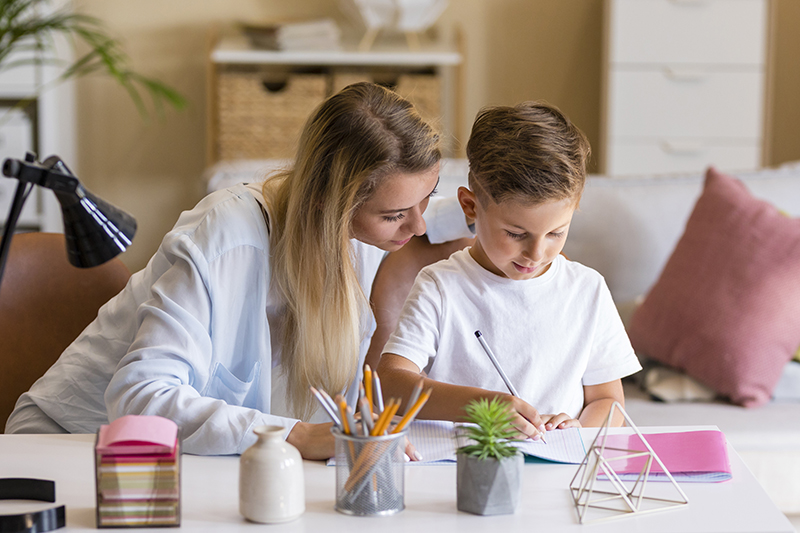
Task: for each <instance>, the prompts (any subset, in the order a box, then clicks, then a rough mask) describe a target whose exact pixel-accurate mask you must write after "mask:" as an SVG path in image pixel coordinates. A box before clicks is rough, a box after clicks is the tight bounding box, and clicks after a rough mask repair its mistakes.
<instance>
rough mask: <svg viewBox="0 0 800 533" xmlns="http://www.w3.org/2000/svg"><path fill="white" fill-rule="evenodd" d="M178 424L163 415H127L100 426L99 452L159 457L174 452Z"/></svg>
mask: <svg viewBox="0 0 800 533" xmlns="http://www.w3.org/2000/svg"><path fill="white" fill-rule="evenodd" d="M177 438H178V425H177V424H175V422H173V421H172V420H170V419H168V418H164V417H161V416H146V415H126V416H123V417H121V418H118V419H116V420H114V421H113V422H111V423H110V424H108V425H103V426H101V427H100V431H99V434H98V437H97V453H100V454H121V455H130V454H160V453H170V452H172V451H173V450H174V449H175V444H176V442H177Z"/></svg>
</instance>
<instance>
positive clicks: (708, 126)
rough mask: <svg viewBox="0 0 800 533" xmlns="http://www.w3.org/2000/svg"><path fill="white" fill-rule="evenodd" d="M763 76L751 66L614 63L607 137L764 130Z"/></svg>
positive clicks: (754, 134) (746, 134) (757, 133)
mask: <svg viewBox="0 0 800 533" xmlns="http://www.w3.org/2000/svg"><path fill="white" fill-rule="evenodd" d="M763 83H764V80H763V76H762V73H761V72H760V70H759V69H755V70H752V71H727V72H720V71H703V70H687V69H686V68H685V67H684V68H683V69H681V68H673V69H660V70H624V69H612V71H611V72H610V73H609V95H610V98H609V103H608V105H609V107H608V133H609V135H610V136H611V137H650V136H657V137H659V138H662V137H719V138H724V139H731V138H734V139H738V138H749V139H756V138H760V137H761V136H762V129H763V105H764V104H763V102H764V86H763Z"/></svg>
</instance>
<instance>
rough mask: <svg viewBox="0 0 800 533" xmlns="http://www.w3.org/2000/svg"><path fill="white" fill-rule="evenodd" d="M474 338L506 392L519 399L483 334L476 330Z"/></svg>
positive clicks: (542, 435)
mask: <svg viewBox="0 0 800 533" xmlns="http://www.w3.org/2000/svg"><path fill="white" fill-rule="evenodd" d="M475 336H476V337H477V338H478V342H480V343H481V346H483V351H484V352H486V355H488V356H489V360H490V361H491V362H492V364H493V365H494V367H495V369H497V373H498V374H500V377H501V378H503V381H504V382H505V384H506V387H508V390H509V391H510V392H511V395H512V396H516V397H517V398H519V394H518V393H517V389H515V388H514V384H513V383H511V380H510V379H508V376H506V373H505V372H504V371H503V367H502V366H500V362H499V361H498V360H497V357H495V356H494V353H493V352H492V349H491V348H489V345H488V344H486V341H485V340H484V338H483V334H482V333H481V331H480V330H477V331H476V332H475ZM536 429H537V431H539V433H540V434H541V438H542V442H544V443H545V444H547V442H546V441H545V440H544V431H541V430H540V429H539V428H536Z"/></svg>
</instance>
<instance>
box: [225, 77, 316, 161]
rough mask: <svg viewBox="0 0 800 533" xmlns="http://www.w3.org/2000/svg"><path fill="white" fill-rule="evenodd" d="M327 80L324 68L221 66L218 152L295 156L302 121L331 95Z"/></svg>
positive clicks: (235, 155) (242, 156) (257, 156)
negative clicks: (284, 71)
mask: <svg viewBox="0 0 800 533" xmlns="http://www.w3.org/2000/svg"><path fill="white" fill-rule="evenodd" d="M327 83H328V80H327V77H326V76H325V75H322V74H289V75H277V76H276V75H274V74H272V73H269V72H259V71H255V72H248V71H238V70H229V71H223V72H222V73H221V74H220V76H219V81H218V88H217V89H218V91H217V92H218V94H217V96H218V102H217V103H218V116H217V120H218V126H219V134H218V139H217V147H216V148H217V156H218V158H219V159H222V160H234V159H282V158H291V157H293V156H294V155H295V152H296V145H297V140H298V139H299V137H300V132H301V130H302V128H303V125H304V124H305V122H306V120H308V117H309V116H310V115H311V113H312V112H313V111H314V109H315V108H316V107H317V106H318V105H319V104H321V103H322V102H323V101H324V100H325V97H326V96H327V92H326V91H327Z"/></svg>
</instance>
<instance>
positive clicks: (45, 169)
mask: <svg viewBox="0 0 800 533" xmlns="http://www.w3.org/2000/svg"><path fill="white" fill-rule="evenodd" d="M3 174H4V175H6V176H8V177H9V178H16V179H17V180H19V185H17V190H16V193H15V195H14V200H13V202H12V204H11V211H10V212H9V214H8V220H6V225H5V228H4V232H3V241H2V243H0V281H2V279H3V271H4V270H5V266H6V257H7V256H8V251H9V248H10V246H11V238H12V237H13V234H14V228H15V227H16V225H17V220H18V219H19V215H20V212H21V211H22V206H23V204H24V203H25V200H26V199H27V198H28V194H29V193H30V191H31V190H32V189H33V186H34V185H39V186H40V187H44V188H46V189H51V190H52V191H53V192H55V194H56V197H57V198H58V201H59V203H60V204H61V213H62V215H63V218H64V235H65V237H66V240H67V255H68V257H69V262H70V263H72V264H73V265H75V266H76V267H80V268H88V267H93V266H97V265H101V264H103V263H105V262H106V261H108V260H109V259H111V258H113V257H115V256H116V255H118V254H119V253H121V252H124V251H125V249H126V248H127V247H128V246H130V245H131V240H132V239H133V235H134V234H135V233H136V220H135V219H134V218H133V217H132V216H131V215H129V214H128V213H125V212H124V211H122V210H120V209H119V208H117V207H114V206H113V205H111V204H109V203H108V202H105V201H104V200H101V199H100V198H98V197H96V196H95V195H93V194H92V193H90V192H89V191H87V190H86V189H85V188H84V187H83V185H81V182H80V181H78V178H76V177H75V175H74V174H73V173H72V172H71V171H70V169H69V168H67V165H65V164H64V162H63V161H62V160H61V158H60V157H58V156H56V155H51V156H50V157H48V158H47V159H45V160H44V161H43V162H41V163H40V162H38V161H36V155H35V154H32V153H30V152H28V153H27V154H26V155H25V160H24V161H21V160H19V159H6V160H5V162H4V163H3Z"/></svg>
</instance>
